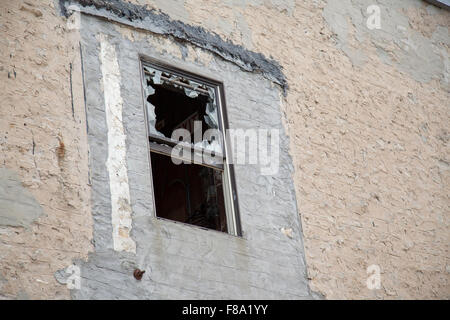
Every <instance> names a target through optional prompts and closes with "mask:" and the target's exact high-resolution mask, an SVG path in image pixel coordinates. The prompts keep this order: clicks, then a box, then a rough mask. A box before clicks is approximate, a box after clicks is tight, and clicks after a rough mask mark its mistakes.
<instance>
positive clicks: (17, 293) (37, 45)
mask: <svg viewBox="0 0 450 320" xmlns="http://www.w3.org/2000/svg"><path fill="white" fill-rule="evenodd" d="M0 32H1V35H2V36H1V38H0V52H1V55H0V77H1V81H0V97H1V102H0V172H1V173H0V190H2V191H0V210H1V211H2V213H1V214H0V216H1V217H2V218H0V299H14V298H20V299H28V298H30V299H54V298H58V299H67V298H69V297H70V296H69V290H68V289H67V288H66V287H65V286H62V285H61V284H59V283H58V282H57V281H56V279H55V278H54V275H53V274H54V272H55V271H56V270H58V269H61V268H65V267H67V266H69V265H71V264H72V260H73V259H77V258H78V259H83V258H85V257H86V256H87V253H88V251H89V250H90V249H91V248H92V244H91V243H90V239H91V238H92V218H91V215H90V195H89V186H88V165H87V139H86V125H85V117H84V106H83V104H82V103H80V101H81V100H82V89H81V87H80V84H81V70H80V63H79V57H78V55H79V49H78V40H77V36H76V34H74V33H69V32H68V30H67V28H66V23H65V21H64V20H62V19H61V17H60V16H59V12H58V10H57V8H55V6H54V4H53V2H52V1H46V2H45V5H44V3H43V1H38V0H36V1H32V0H27V1H0ZM71 90H72V92H73V94H71ZM72 103H73V104H72ZM3 210H5V211H6V212H4V211H3ZM13 213H14V216H12V214H13ZM4 215H6V216H8V215H9V219H8V220H6V219H3V217H4Z"/></svg>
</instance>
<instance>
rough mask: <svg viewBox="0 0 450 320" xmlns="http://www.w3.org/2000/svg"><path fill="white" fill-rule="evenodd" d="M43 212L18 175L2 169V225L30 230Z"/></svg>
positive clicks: (0, 199)
mask: <svg viewBox="0 0 450 320" xmlns="http://www.w3.org/2000/svg"><path fill="white" fill-rule="evenodd" d="M42 214H43V210H42V208H41V206H40V205H39V203H38V202H37V201H36V199H35V198H34V197H33V195H31V193H30V192H29V191H28V190H27V189H25V188H24V187H23V185H22V181H20V179H19V177H18V176H17V174H16V173H15V172H14V171H12V170H10V169H7V168H0V225H2V226H13V227H26V228H29V227H30V225H31V223H33V222H34V221H35V220H36V219H37V218H39V217H40V216H41V215H42Z"/></svg>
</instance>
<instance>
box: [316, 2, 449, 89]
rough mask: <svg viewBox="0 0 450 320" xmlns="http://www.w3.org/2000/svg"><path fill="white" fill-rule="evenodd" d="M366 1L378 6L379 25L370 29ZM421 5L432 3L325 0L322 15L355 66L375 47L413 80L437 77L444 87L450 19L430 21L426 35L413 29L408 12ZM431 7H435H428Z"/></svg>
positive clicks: (423, 80)
mask: <svg viewBox="0 0 450 320" xmlns="http://www.w3.org/2000/svg"><path fill="white" fill-rule="evenodd" d="M370 5H378V6H379V7H380V9H381V12H380V18H381V28H380V29H373V30H370V29H369V28H368V27H367V26H366V20H367V18H368V16H369V14H367V12H366V9H367V8H368V7H369V6H370ZM425 6H426V7H427V8H428V7H433V6H432V5H428V4H426V3H424V2H423V1H421V0H414V1H411V0H399V1H390V0H378V1H376V2H374V1H373V0H328V1H327V3H326V6H325V7H324V10H323V17H324V18H325V21H326V22H327V24H328V25H329V27H330V28H331V30H333V32H334V33H335V34H336V36H337V46H338V47H339V48H340V49H341V50H342V51H343V52H345V54H346V55H347V56H348V57H349V58H350V60H351V61H352V63H353V64H354V65H355V66H361V65H363V64H364V63H367V55H368V53H367V51H368V50H370V49H371V48H375V49H376V52H377V54H378V57H379V58H380V59H381V60H382V61H383V62H384V63H386V64H389V65H393V66H394V67H395V68H397V69H398V70H400V71H402V72H405V73H408V74H410V75H411V76H412V77H413V78H414V79H415V80H417V81H420V82H429V81H430V80H431V79H438V80H440V81H441V82H442V84H443V85H444V86H447V87H448V86H449V82H448V80H449V74H450V69H449V65H448V61H449V51H448V48H449V46H450V37H449V34H448V27H449V26H450V21H448V19H447V20H442V19H440V21H434V23H433V25H434V27H433V28H432V29H433V31H432V32H431V31H429V33H431V34H429V35H428V36H425V35H423V34H421V33H420V32H417V26H412V25H411V22H410V18H409V17H408V15H410V16H411V15H413V12H417V11H418V10H425ZM435 10H436V8H435V7H433V8H432V9H430V11H435ZM437 10H442V9H437ZM429 23H431V21H429ZM438 23H441V24H442V25H438ZM423 28H424V27H421V29H423ZM428 28H430V27H428ZM414 29H416V30H414Z"/></svg>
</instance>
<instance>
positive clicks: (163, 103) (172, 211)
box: [143, 63, 240, 235]
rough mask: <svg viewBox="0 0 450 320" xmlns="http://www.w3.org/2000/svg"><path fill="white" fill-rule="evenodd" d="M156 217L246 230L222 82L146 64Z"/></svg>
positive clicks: (214, 227)
mask: <svg viewBox="0 0 450 320" xmlns="http://www.w3.org/2000/svg"><path fill="white" fill-rule="evenodd" d="M143 88H144V98H145V105H146V117H147V125H148V139H149V146H150V161H151V169H152V178H153V192H154V200H155V208H156V216H157V217H159V218H165V219H170V220H174V221H178V222H183V223H188V224H192V225H196V226H200V227H204V228H208V229H214V230H217V231H222V232H228V233H231V234H235V235H239V234H240V225H239V221H238V219H237V217H236V211H237V203H236V200H237V198H236V195H235V193H234V181H233V174H232V167H231V165H230V164H228V163H227V158H226V154H227V152H226V150H227V149H226V144H225V139H224V128H225V127H226V119H225V118H224V114H223V111H222V109H223V107H222V106H223V101H222V100H221V98H220V90H222V88H221V85H220V83H216V82H214V81H211V80H208V79H203V78H199V77H198V76H193V75H189V74H186V73H185V72H183V71H180V70H175V69H173V68H169V67H166V66H164V67H163V66H161V65H159V64H150V63H143Z"/></svg>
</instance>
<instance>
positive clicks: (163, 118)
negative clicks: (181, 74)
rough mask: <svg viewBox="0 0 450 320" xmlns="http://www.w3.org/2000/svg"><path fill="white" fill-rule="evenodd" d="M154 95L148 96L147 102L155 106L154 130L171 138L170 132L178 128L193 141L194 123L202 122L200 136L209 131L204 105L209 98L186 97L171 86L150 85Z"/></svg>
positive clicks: (204, 96) (199, 96) (165, 84)
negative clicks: (186, 133) (184, 130)
mask: <svg viewBox="0 0 450 320" xmlns="http://www.w3.org/2000/svg"><path fill="white" fill-rule="evenodd" d="M151 86H152V87H153V88H154V89H155V93H154V94H152V95H150V96H148V98H147V100H148V102H150V103H151V104H152V105H154V106H155V114H156V130H158V131H159V132H161V133H162V134H164V136H165V137H167V138H171V136H172V132H173V131H174V130H175V129H178V128H184V129H186V130H188V131H189V132H190V133H191V139H192V142H194V143H195V142H198V141H194V121H202V134H201V136H199V138H200V140H201V139H202V137H203V133H204V132H205V131H206V130H207V129H209V126H208V125H207V123H206V122H205V119H204V118H205V114H206V104H207V103H208V101H209V99H210V98H209V97H208V96H206V95H203V94H199V95H198V96H197V97H195V98H191V97H189V96H187V95H186V93H185V91H184V89H182V88H179V87H174V86H173V85H171V84H167V83H164V84H161V85H159V84H153V83H152V84H151Z"/></svg>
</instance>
